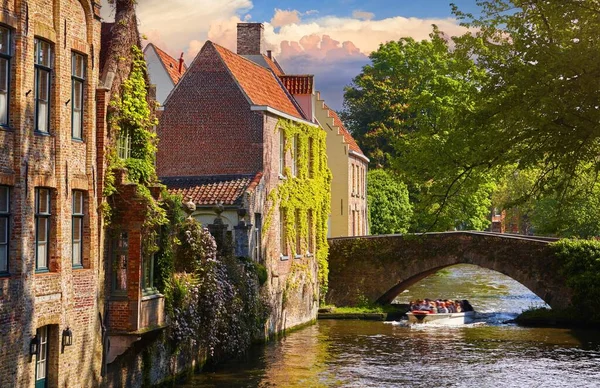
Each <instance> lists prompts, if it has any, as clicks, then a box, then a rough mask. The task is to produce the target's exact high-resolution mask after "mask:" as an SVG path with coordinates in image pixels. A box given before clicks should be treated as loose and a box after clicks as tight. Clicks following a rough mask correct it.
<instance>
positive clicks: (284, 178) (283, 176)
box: [279, 174, 287, 180]
mask: <svg viewBox="0 0 600 388" xmlns="http://www.w3.org/2000/svg"><path fill="white" fill-rule="evenodd" d="M286 179H287V177H286V176H285V175H282V174H279V180H286Z"/></svg>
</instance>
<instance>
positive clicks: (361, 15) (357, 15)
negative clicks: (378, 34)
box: [352, 9, 375, 20]
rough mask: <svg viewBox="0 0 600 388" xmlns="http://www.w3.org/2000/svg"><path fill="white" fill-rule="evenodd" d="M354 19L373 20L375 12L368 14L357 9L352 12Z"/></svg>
mask: <svg viewBox="0 0 600 388" xmlns="http://www.w3.org/2000/svg"><path fill="white" fill-rule="evenodd" d="M352 17H353V18H354V19H360V20H371V19H373V18H374V17H375V14H374V13H373V12H366V11H361V10H358V9H357V10H355V11H353V12H352Z"/></svg>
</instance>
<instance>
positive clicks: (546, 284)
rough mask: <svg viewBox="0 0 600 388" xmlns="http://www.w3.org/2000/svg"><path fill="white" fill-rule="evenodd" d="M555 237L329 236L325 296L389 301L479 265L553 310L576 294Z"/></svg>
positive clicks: (339, 300) (352, 301)
mask: <svg viewBox="0 0 600 388" xmlns="http://www.w3.org/2000/svg"><path fill="white" fill-rule="evenodd" d="M552 241H556V239H552V238H544V237H534V236H518V235H506V234H497V233H488V232H462V231H460V232H445V233H425V234H419V235H385V236H366V237H343V238H334V239H330V240H329V292H328V293H327V298H326V300H327V302H328V303H330V304H335V305H337V306H352V305H356V304H357V302H358V301H359V300H360V299H361V298H365V297H366V298H367V300H368V301H370V302H376V303H379V304H387V303H390V302H392V301H393V300H394V298H395V297H396V296H397V295H398V294H400V293H401V292H402V291H404V290H406V289H408V288H409V287H410V286H412V285H413V284H415V283H417V282H418V281H419V280H421V279H423V278H425V277H427V276H429V275H431V274H433V273H435V272H437V271H439V270H440V269H442V268H445V267H448V266H451V265H455V264H474V265H478V266H480V267H483V268H488V269H491V270H494V271H498V272H501V273H503V274H505V275H507V276H509V277H511V278H513V279H514V280H516V281H518V282H519V283H521V284H523V285H524V286H525V287H527V288H529V290H531V291H532V292H533V293H535V294H536V295H537V296H539V297H540V298H541V299H543V300H544V301H545V302H546V303H548V304H549V305H550V306H551V307H552V308H564V307H566V306H568V305H569V304H570V301H571V294H572V292H571V290H570V289H569V288H568V287H566V286H565V284H564V280H563V279H562V278H561V276H560V275H559V269H558V267H559V265H558V261H557V259H556V258H555V257H554V255H553V253H552V251H551V249H550V247H549V245H548V243H549V242H552ZM432 297H434V295H432Z"/></svg>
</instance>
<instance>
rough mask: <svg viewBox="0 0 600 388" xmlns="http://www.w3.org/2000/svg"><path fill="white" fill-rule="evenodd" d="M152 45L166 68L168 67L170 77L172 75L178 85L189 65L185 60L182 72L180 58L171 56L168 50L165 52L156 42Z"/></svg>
mask: <svg viewBox="0 0 600 388" xmlns="http://www.w3.org/2000/svg"><path fill="white" fill-rule="evenodd" d="M152 46H153V47H154V49H155V50H156V54H157V55H158V57H159V58H160V60H161V61H162V63H163V64H164V65H165V69H167V73H169V77H171V80H173V84H175V85H177V83H178V82H179V80H180V79H181V77H183V74H184V73H185V71H186V70H187V66H186V64H185V62H184V63H183V66H182V67H181V72H180V71H179V60H178V59H175V58H173V57H172V56H170V55H169V54H167V53H166V52H164V51H163V50H161V49H160V48H158V47H157V46H156V45H155V44H152Z"/></svg>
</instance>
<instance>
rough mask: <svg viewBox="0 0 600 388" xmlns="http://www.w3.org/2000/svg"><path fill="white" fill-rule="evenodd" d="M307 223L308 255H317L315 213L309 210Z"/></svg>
mask: <svg viewBox="0 0 600 388" xmlns="http://www.w3.org/2000/svg"><path fill="white" fill-rule="evenodd" d="M306 221H307V223H308V255H309V256H310V255H311V254H313V253H315V242H314V240H315V227H314V225H313V211H312V210H309V211H308V214H307V215H306Z"/></svg>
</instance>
